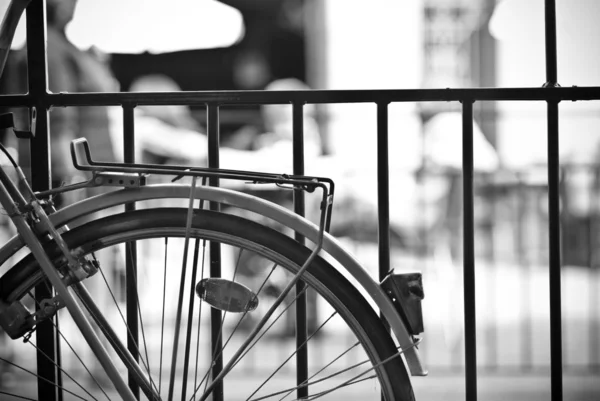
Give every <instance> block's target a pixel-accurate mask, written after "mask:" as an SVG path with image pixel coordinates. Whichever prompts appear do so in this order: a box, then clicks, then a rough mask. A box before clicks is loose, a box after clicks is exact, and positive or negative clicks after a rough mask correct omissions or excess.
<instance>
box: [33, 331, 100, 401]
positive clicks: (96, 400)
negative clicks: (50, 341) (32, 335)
mask: <svg viewBox="0 0 600 401" xmlns="http://www.w3.org/2000/svg"><path fill="white" fill-rule="evenodd" d="M28 344H29V345H31V346H32V347H33V348H34V349H35V350H36V351H37V352H39V353H40V354H42V355H43V356H44V358H46V359H47V360H48V361H50V362H51V363H52V364H53V365H54V367H55V368H57V369H58V370H60V371H61V372H62V373H63V374H64V375H65V376H67V377H68V378H69V379H71V380H72V381H73V383H75V384H76V385H77V387H79V388H80V389H82V390H83V391H84V392H85V393H86V394H87V395H89V396H90V397H92V398H93V399H94V400H95V401H98V399H97V398H96V397H94V396H93V395H92V394H91V393H90V392H89V391H88V390H87V389H86V388H85V387H83V386H82V385H81V384H80V383H79V382H78V381H77V380H75V379H74V378H73V376H71V375H70V374H68V373H67V372H66V371H65V370H64V369H63V368H62V367H61V366H60V365H59V364H58V363H56V362H54V361H53V359H52V358H50V357H49V356H48V354H46V353H45V352H44V351H42V350H41V349H40V348H38V347H37V346H36V345H35V344H33V343H32V342H31V341H28ZM105 394H106V393H105Z"/></svg>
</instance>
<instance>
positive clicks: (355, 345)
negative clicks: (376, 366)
mask: <svg viewBox="0 0 600 401" xmlns="http://www.w3.org/2000/svg"><path fill="white" fill-rule="evenodd" d="M358 345H360V341H357V342H355V343H354V345H352V346H351V347H350V348H348V349H347V350H346V351H344V352H342V353H341V354H339V355H338V356H337V357H335V358H334V359H333V360H332V361H331V362H329V363H328V364H327V365H325V366H323V367H322V368H321V369H319V370H318V371H317V372H316V373H315V374H313V375H312V376H311V377H309V378H308V379H307V380H305V381H303V382H302V383H300V386H302V385H304V384H305V383H309V382H310V380H311V379H312V378H314V377H316V376H318V375H319V374H320V373H321V372H323V371H325V370H326V369H327V368H328V367H330V366H331V365H333V364H334V363H336V362H337V361H339V360H340V359H341V358H342V357H343V356H344V355H346V354H347V353H348V352H350V351H352V350H353V349H354V348H356V347H357V346H358ZM297 389H298V387H295V388H293V389H291V390H290V391H289V392H288V393H287V394H286V395H284V396H283V397H282V398H280V399H279V400H278V401H283V400H284V399H286V398H287V397H288V396H289V395H290V394H292V393H293V392H294V390H297Z"/></svg>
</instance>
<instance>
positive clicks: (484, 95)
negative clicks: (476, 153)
mask: <svg viewBox="0 0 600 401" xmlns="http://www.w3.org/2000/svg"><path fill="white" fill-rule="evenodd" d="M465 100H470V101H583V100H600V87H598V86H585V87H583V86H582V87H578V86H574V87H565V88H562V87H539V88H467V89H460V88H457V89H454V88H448V89H381V90H310V91H271V92H269V91H184V92H144V93H139V92H135V93H133V92H115V93H48V94H46V95H43V94H36V95H35V96H32V95H3V96H0V106H2V107H32V106H36V105H38V106H39V105H43V106H45V107H46V108H51V107H67V106H119V105H202V104H205V103H217V104H221V105H223V104H248V105H252V104H288V103H298V102H300V103H302V102H305V103H315V104H317V103H392V102H433V101H445V102H462V101H465Z"/></svg>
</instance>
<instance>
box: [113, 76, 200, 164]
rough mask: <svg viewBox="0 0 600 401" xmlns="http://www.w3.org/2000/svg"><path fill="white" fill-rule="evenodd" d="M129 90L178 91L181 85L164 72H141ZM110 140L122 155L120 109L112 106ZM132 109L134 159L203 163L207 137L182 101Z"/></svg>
mask: <svg viewBox="0 0 600 401" xmlns="http://www.w3.org/2000/svg"><path fill="white" fill-rule="evenodd" d="M129 91H130V92H179V91H181V88H180V87H179V85H178V84H177V82H175V80H173V79H172V78H170V77H169V76H167V75H163V74H151V75H143V76H141V77H138V78H137V79H135V80H134V81H133V82H132V83H131V85H130V86H129ZM115 111H116V112H117V113H115V115H114V118H113V119H112V121H113V124H114V126H113V128H112V129H111V132H112V134H113V143H114V147H115V149H116V152H115V153H116V154H117V155H119V156H120V155H122V152H123V149H122V143H123V140H122V136H121V132H122V128H121V125H122V123H121V121H122V117H121V113H120V110H115ZM134 112H135V143H136V147H135V149H136V152H137V154H136V161H137V162H146V163H148V162H157V163H158V164H163V163H166V162H169V161H170V162H179V163H187V164H203V163H205V160H206V151H207V146H208V140H207V138H206V134H205V131H204V130H203V129H202V127H201V126H200V124H199V123H198V122H197V121H196V120H195V119H194V118H193V116H192V114H191V111H190V108H189V107H188V106H185V105H158V106H149V105H140V106H137V107H136V108H135V110H134Z"/></svg>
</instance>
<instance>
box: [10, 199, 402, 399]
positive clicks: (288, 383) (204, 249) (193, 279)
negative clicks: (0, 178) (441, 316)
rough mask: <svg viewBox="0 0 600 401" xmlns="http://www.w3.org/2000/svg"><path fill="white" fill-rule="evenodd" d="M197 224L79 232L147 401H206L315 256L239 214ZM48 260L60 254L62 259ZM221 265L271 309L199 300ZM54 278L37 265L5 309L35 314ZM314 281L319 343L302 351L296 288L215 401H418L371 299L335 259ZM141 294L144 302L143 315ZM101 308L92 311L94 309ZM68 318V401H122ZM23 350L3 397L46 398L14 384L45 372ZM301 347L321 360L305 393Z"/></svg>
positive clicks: (148, 215)
mask: <svg viewBox="0 0 600 401" xmlns="http://www.w3.org/2000/svg"><path fill="white" fill-rule="evenodd" d="M187 217H188V216H187V210H185V209H154V210H139V211H134V212H128V213H124V214H120V215H114V216H110V217H107V218H104V219H100V220H97V221H94V222H91V223H88V224H86V225H83V226H81V227H78V228H76V229H74V230H72V231H70V232H68V233H67V234H66V235H65V240H66V241H67V243H68V244H69V246H70V247H71V248H72V249H73V248H74V249H76V251H77V253H78V254H81V253H82V254H93V255H94V256H96V258H97V259H98V260H99V262H100V271H99V272H98V273H97V274H96V275H95V276H93V277H91V278H88V279H86V280H85V281H84V282H83V284H84V285H85V286H86V287H87V288H88V289H89V292H90V293H91V297H92V299H93V303H94V304H95V305H96V306H97V307H98V311H99V312H101V313H102V315H103V318H104V319H106V323H104V322H102V319H100V318H99V317H98V315H97V313H99V312H98V311H94V310H93V309H92V312H91V313H90V315H91V316H92V318H93V320H94V321H95V322H96V323H97V324H98V330H97V331H98V332H99V333H100V332H103V333H106V330H104V331H103V330H102V329H101V328H102V327H104V328H106V326H109V329H110V330H111V332H112V333H113V335H116V336H117V337H119V339H120V342H121V343H122V344H124V345H125V344H127V345H128V346H129V347H130V349H131V351H132V353H133V354H137V355H136V358H137V359H138V360H139V362H138V363H137V364H136V366H135V367H136V368H137V373H135V372H134V370H133V369H132V364H131V362H125V363H122V362H121V361H120V358H119V352H118V351H114V342H111V341H109V340H105V341H104V343H105V345H106V347H107V348H109V349H111V352H113V354H114V358H113V360H115V361H117V365H118V367H119V369H120V370H121V371H122V372H123V374H124V375H127V374H129V376H130V380H131V381H132V382H135V383H136V385H138V386H139V388H140V390H139V392H140V394H141V398H142V399H157V398H158V395H160V397H161V398H160V399H164V400H166V399H184V400H193V399H201V397H202V396H203V394H204V392H205V390H206V389H207V388H210V387H209V386H211V384H210V382H211V378H213V377H214V374H216V373H215V372H214V370H213V369H215V366H217V367H218V366H219V365H221V366H222V365H223V364H225V365H226V364H227V363H228V361H229V360H230V359H231V357H232V355H234V353H235V352H236V351H237V350H238V349H239V347H240V346H241V345H242V344H243V343H244V341H245V340H246V339H247V338H248V336H249V335H250V334H251V333H252V332H253V331H254V330H255V327H256V325H257V324H258V323H259V322H261V319H262V317H263V316H264V314H265V313H266V311H268V310H269V308H270V305H272V304H273V302H274V301H275V300H276V299H277V297H278V295H279V293H280V292H281V290H282V288H283V287H285V285H286V283H287V282H289V280H290V279H291V278H292V277H293V273H294V272H295V271H297V270H298V269H299V268H300V266H301V265H302V264H303V263H304V261H305V260H306V259H307V257H308V255H309V254H310V250H308V249H307V248H305V247H304V246H301V245H300V244H298V243H297V242H296V241H294V240H293V239H291V238H289V237H287V236H285V235H283V234H281V233H279V232H277V231H275V230H273V229H270V228H267V227H265V226H263V225H259V224H256V223H254V222H251V221H249V220H246V219H243V218H240V217H237V216H232V215H228V214H224V213H217V212H209V211H205V210H203V211H196V212H194V216H193V219H191V220H190V221H189V222H188V220H187ZM188 223H190V228H189V229H187V228H186V225H187V224H188ZM186 233H187V234H186ZM186 236H187V237H189V240H188V241H186V239H185V237H186ZM128 242H129V243H133V242H135V248H136V249H135V250H132V249H131V248H126V247H125V246H124V244H125V243H128ZM186 243H187V244H186ZM212 244H220V245H219V246H216V245H212ZM185 249H187V253H185V252H184V250H185ZM48 252H49V254H51V255H52V254H54V255H57V253H56V251H55V250H49V251H48ZM134 254H135V255H136V257H137V271H136V272H133V273H131V272H130V274H129V280H130V282H129V283H126V282H125V281H126V280H125V279H124V277H125V276H126V271H125V270H126V267H125V265H126V262H127V261H128V260H129V261H130V262H132V261H133V260H134V257H133V255H134ZM184 254H185V256H184ZM211 255H212V257H213V259H211ZM217 255H218V256H217ZM214 258H217V259H221V263H220V264H221V270H222V272H221V273H222V277H223V278H225V279H226V280H227V281H226V282H225V283H226V284H227V283H229V284H231V283H238V284H241V285H243V286H244V287H245V288H246V289H247V290H248V292H247V293H246V294H252V295H251V296H255V297H256V299H258V306H257V307H256V309H254V310H253V311H241V312H233V311H230V310H227V307H225V308H224V309H225V310H224V311H217V309H215V308H213V307H211V306H210V304H209V303H208V302H212V303H213V304H214V303H215V300H216V302H219V301H223V299H220V300H219V297H221V298H223V297H224V295H223V294H221V295H219V296H215V297H213V298H214V299H207V300H205V301H202V300H201V299H200V298H199V296H198V294H197V293H196V291H195V289H196V285H197V283H198V282H200V280H202V279H203V278H207V277H208V276H209V274H210V269H211V260H212V261H213V264H212V265H213V266H214ZM184 261H185V262H186V263H185V264H184ZM42 279H43V277H42V275H41V273H40V271H39V269H38V268H37V266H36V264H35V262H34V261H32V260H31V259H30V258H27V259H25V260H23V261H22V262H21V263H19V264H17V265H16V266H15V267H13V268H12V269H11V270H10V271H9V272H7V273H6V274H5V275H4V276H3V277H2V278H0V290H1V291H2V292H1V294H2V299H3V300H4V301H8V302H12V301H14V300H16V299H20V300H21V301H22V302H23V303H24V304H25V305H28V306H29V307H33V306H34V301H33V299H32V297H31V289H32V288H34V287H35V285H37V284H39V283H40V282H42ZM303 282H304V283H306V284H307V288H306V289H304V290H301V291H300V294H304V295H305V296H306V298H307V299H308V301H307V309H308V316H309V319H308V333H307V334H308V341H306V343H303V344H297V341H296V339H295V335H294V333H295V325H294V322H295V318H294V315H295V311H296V305H297V304H298V301H297V300H298V296H297V294H296V293H295V292H294V291H292V292H291V293H290V294H289V295H288V296H286V297H285V299H284V301H283V302H282V304H281V305H280V306H279V307H278V308H276V309H275V310H274V312H273V315H272V316H271V318H269V319H268V320H267V321H266V322H265V324H264V326H263V328H262V329H261V330H259V331H258V333H257V335H256V337H255V339H254V340H253V341H251V342H250V346H249V347H248V349H246V350H244V352H242V354H241V356H242V357H241V358H239V360H237V361H236V362H235V363H234V365H233V369H232V370H231V372H229V373H228V374H227V375H226V376H225V378H224V379H223V381H222V388H221V387H220V386H219V385H217V386H216V391H215V394H211V395H212V396H214V397H215V398H214V399H225V400H246V399H248V400H260V399H268V400H293V399H298V398H299V397H301V398H302V399H342V398H344V399H346V400H352V399H357V400H358V399H373V397H379V394H380V393H381V392H383V393H384V395H385V397H386V399H389V400H408V399H412V389H411V387H410V382H409V379H408V375H407V373H406V369H405V367H404V364H403V362H402V360H401V358H400V357H399V354H398V352H397V349H396V348H395V346H394V344H393V342H392V340H391V338H390V336H389V334H388V333H387V332H386V330H385V329H384V327H383V325H382V323H381V321H380V319H379V318H378V317H377V315H376V314H375V313H374V311H373V310H372V309H371V307H370V306H369V305H368V303H367V302H366V301H365V300H364V299H363V297H362V296H361V295H360V293H359V292H358V291H357V290H356V289H355V288H354V287H353V286H352V285H351V284H350V283H349V282H348V281H347V280H346V279H344V278H343V276H341V275H340V274H339V273H338V272H337V271H336V270H335V269H334V268H333V267H332V266H330V265H329V264H328V263H327V262H326V261H324V260H323V259H321V258H317V260H316V261H315V262H314V263H313V264H312V265H311V266H310V267H309V269H308V272H307V273H306V274H305V275H304V276H303ZM128 284H129V293H130V294H132V293H133V295H134V298H133V299H134V301H135V303H136V304H137V305H134V306H131V305H129V308H128V305H127V302H128V299H126V287H127V286H128ZM132 284H133V286H132ZM79 293H80V292H78V294H79ZM180 294H183V296H180ZM130 300H131V298H129V301H130ZM207 301H208V302H207ZM89 303H90V302H89V301H86V300H84V301H83V302H82V304H83V305H84V306H88V307H89ZM89 310H90V309H89V308H88V311H89ZM127 314H129V315H130V316H131V315H133V314H135V315H136V317H135V319H132V320H135V321H136V324H137V325H138V327H139V329H138V333H137V335H136V336H135V337H136V338H135V339H132V338H133V336H132V327H131V326H128V325H127V317H126V316H127ZM58 316H59V319H58V321H59V322H60V324H59V325H60V337H61V339H62V340H63V341H62V346H61V348H62V351H63V352H62V354H63V355H62V364H61V366H62V368H63V372H62V379H63V387H64V389H65V394H66V396H65V398H66V399H98V400H100V399H114V397H115V393H114V390H113V389H112V386H111V385H110V384H109V383H106V382H107V378H106V376H105V375H104V374H103V372H98V371H97V370H98V369H97V366H98V364H97V363H94V360H93V356H92V355H91V354H90V352H89V351H87V345H86V344H82V342H83V341H82V339H81V337H80V336H79V335H78V333H77V328H76V327H75V326H74V324H73V323H72V321H70V319H69V316H68V314H67V313H66V311H62V310H61V311H60V312H59V313H58ZM130 319H131V318H130ZM130 321H131V320H130ZM109 337H110V335H109ZM128 340H129V344H128ZM9 341H10V340H9ZM15 343H19V346H18V347H17V346H15V347H14V351H13V352H12V355H9V357H8V358H6V356H4V357H3V356H2V355H0V358H3V359H2V360H0V364H2V363H3V364H4V365H5V367H4V371H8V372H10V374H12V376H13V379H12V380H13V383H8V384H7V383H6V379H5V380H3V381H2V382H0V386H3V387H4V389H2V388H0V391H3V392H4V393H12V394H15V395H18V396H22V397H28V396H29V397H31V398H33V399H35V396H32V393H31V386H30V387H29V390H28V391H24V393H27V394H19V391H21V389H23V388H24V387H23V386H15V383H14V382H17V383H20V382H27V381H28V380H29V381H31V382H34V381H35V380H36V378H35V376H34V375H33V374H31V373H25V371H23V370H21V369H19V368H16V367H14V366H13V365H11V363H14V364H15V365H18V364H24V365H26V366H25V369H27V370H28V371H31V370H34V366H31V364H32V363H31V359H34V358H32V357H27V356H26V355H35V351H36V348H35V344H33V343H34V341H33V338H32V339H31V340H30V342H29V343H28V344H22V343H21V342H20V341H11V345H13V344H15ZM132 344H133V346H132ZM215 344H217V345H215ZM299 346H300V347H302V348H304V347H305V348H307V349H308V367H307V369H306V370H307V372H306V373H307V374H306V375H304V374H303V373H302V371H303V368H302V367H301V369H300V377H302V378H303V380H300V386H299V385H298V379H297V376H298V374H299V373H298V369H297V365H296V359H297V358H298V355H299V354H298V348H299ZM23 360H25V361H23ZM15 361H16V362H17V363H15ZM27 361H28V362H27ZM23 362H24V363H23ZM6 365H8V366H6ZM27 365H29V366H27ZM5 376H6V372H5V374H4V376H3V377H5ZM9 376H10V375H9ZM3 383H4V384H3ZM11 384H12V389H11ZM15 387H18V388H15ZM298 387H300V388H301V389H300V390H298ZM0 394H2V393H0ZM221 396H222V397H223V398H220V397H221ZM15 399H17V398H15ZM208 399H211V398H208Z"/></svg>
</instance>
